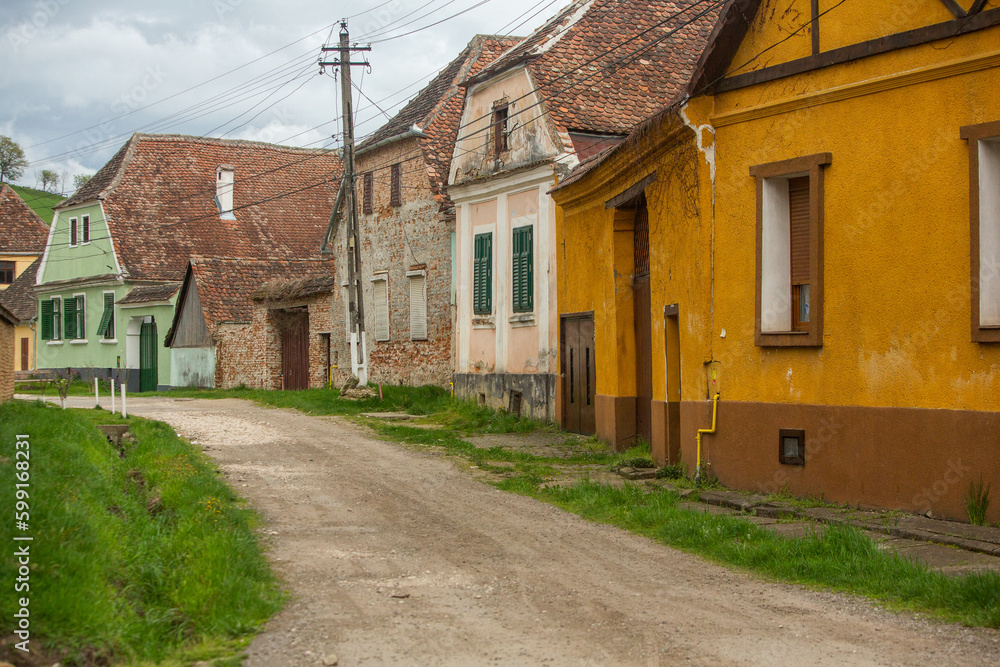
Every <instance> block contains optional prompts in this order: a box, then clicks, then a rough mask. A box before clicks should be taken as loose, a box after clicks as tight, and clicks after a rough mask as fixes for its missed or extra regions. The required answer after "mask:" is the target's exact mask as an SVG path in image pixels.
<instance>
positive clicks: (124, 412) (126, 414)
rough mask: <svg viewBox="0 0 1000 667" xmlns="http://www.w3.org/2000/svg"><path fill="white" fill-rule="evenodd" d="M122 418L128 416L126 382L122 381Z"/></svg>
mask: <svg viewBox="0 0 1000 667" xmlns="http://www.w3.org/2000/svg"><path fill="white" fill-rule="evenodd" d="M121 386H122V419H126V418H127V417H128V410H126V409H125V383H124V382H123V383H122V385H121Z"/></svg>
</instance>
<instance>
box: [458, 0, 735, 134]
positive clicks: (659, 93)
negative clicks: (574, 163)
mask: <svg viewBox="0 0 1000 667" xmlns="http://www.w3.org/2000/svg"><path fill="white" fill-rule="evenodd" d="M718 16H719V6H718V5H713V4H712V3H710V2H704V1H703V0H653V1H651V2H641V3H640V2H619V1H618V0H575V2H572V3H570V4H569V5H568V6H567V7H566V8H565V9H563V10H562V11H561V12H559V13H558V14H557V15H556V16H554V17H553V18H552V19H550V20H549V21H548V22H546V23H545V24H544V25H543V26H542V27H540V28H539V29H538V30H536V31H535V32H534V33H532V34H531V35H530V36H529V37H527V38H525V39H524V40H523V41H522V42H521V43H520V44H518V45H517V46H516V47H514V48H513V49H511V50H510V51H508V52H507V53H506V54H504V55H503V56H502V57H501V58H499V59H497V61H496V62H494V63H493V64H492V65H490V66H489V67H488V68H486V69H485V70H484V71H482V72H481V73H480V74H479V75H478V76H476V77H475V78H474V80H473V81H475V82H478V81H483V80H486V79H488V78H491V77H493V76H495V75H498V74H501V73H503V72H505V71H507V70H509V69H511V68H513V67H517V66H520V65H524V66H526V67H527V68H528V69H529V70H530V72H531V74H532V75H533V76H534V78H535V81H536V82H537V84H538V86H539V88H540V92H541V96H542V98H543V99H544V100H545V101H544V104H545V107H546V108H547V110H548V111H549V113H550V115H551V116H552V118H553V120H554V121H555V123H556V126H557V127H558V128H559V129H560V130H567V131H568V130H584V131H590V132H600V133H605V134H610V135H624V134H628V132H629V131H630V130H631V129H632V128H633V127H635V126H636V125H637V124H639V123H640V122H642V121H643V120H644V119H646V118H648V117H649V116H651V115H652V114H653V113H655V112H656V111H657V109H660V108H662V106H663V105H664V104H666V103H667V101H669V100H670V99H671V98H673V97H674V96H675V95H677V94H678V93H679V92H680V91H682V90H684V89H685V87H686V85H687V83H688V81H689V79H690V77H691V74H692V72H693V71H694V68H695V65H696V63H697V62H698V59H699V57H700V56H701V53H702V51H703V50H704V48H705V45H706V44H707V42H708V38H709V35H710V33H711V31H712V27H713V26H714V25H715V22H716V20H717V18H718ZM616 47H617V48H616ZM573 84H578V85H573ZM570 86H572V87H570Z"/></svg>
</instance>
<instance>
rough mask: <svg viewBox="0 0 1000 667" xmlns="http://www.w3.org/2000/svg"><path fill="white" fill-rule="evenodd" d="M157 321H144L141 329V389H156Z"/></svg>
mask: <svg viewBox="0 0 1000 667" xmlns="http://www.w3.org/2000/svg"><path fill="white" fill-rule="evenodd" d="M156 352H157V349H156V321H155V320H154V321H152V322H143V323H142V328H141V329H140V330H139V391H156V382H157V378H158V375H159V373H158V371H157V365H156V359H157V355H156Z"/></svg>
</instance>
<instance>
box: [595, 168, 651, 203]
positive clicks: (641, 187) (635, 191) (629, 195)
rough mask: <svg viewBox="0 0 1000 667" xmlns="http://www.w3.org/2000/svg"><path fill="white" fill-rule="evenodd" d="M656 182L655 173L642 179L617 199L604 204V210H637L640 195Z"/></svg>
mask: <svg viewBox="0 0 1000 667" xmlns="http://www.w3.org/2000/svg"><path fill="white" fill-rule="evenodd" d="M655 181H656V172H655V171H654V172H653V173H652V174H650V175H649V176H647V177H646V178H644V179H642V180H641V181H639V182H638V183H636V184H635V185H633V186H632V187H630V188H629V189H628V190H626V191H625V192H623V193H621V194H620V195H618V196H617V197H612V198H611V199H609V200H608V201H606V202H604V210H608V209H612V208H635V203H636V200H637V199H638V198H639V195H641V194H642V193H643V192H644V191H645V190H646V188H647V187H648V186H649V185H650V184H651V183H654V182H655Z"/></svg>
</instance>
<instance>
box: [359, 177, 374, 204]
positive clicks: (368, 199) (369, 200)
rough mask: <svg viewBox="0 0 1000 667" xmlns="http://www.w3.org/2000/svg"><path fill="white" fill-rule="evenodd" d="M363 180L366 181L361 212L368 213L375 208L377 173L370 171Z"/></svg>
mask: <svg viewBox="0 0 1000 667" xmlns="http://www.w3.org/2000/svg"><path fill="white" fill-rule="evenodd" d="M362 181H363V182H364V192H363V193H362V199H361V212H362V213H364V214H365V215H367V214H369V213H371V212H372V211H374V210H375V175H374V174H372V172H370V171H369V172H368V173H366V174H365V175H364V176H363V177H362Z"/></svg>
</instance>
